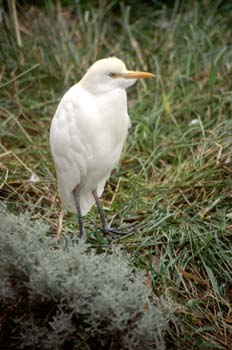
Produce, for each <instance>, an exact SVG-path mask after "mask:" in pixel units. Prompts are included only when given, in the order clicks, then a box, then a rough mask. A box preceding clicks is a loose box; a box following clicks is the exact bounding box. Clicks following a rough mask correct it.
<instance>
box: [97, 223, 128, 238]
mask: <svg viewBox="0 0 232 350" xmlns="http://www.w3.org/2000/svg"><path fill="white" fill-rule="evenodd" d="M101 231H102V232H103V234H105V235H109V236H111V237H113V238H114V237H120V236H125V235H128V234H129V233H131V231H123V230H121V229H117V228H114V227H110V226H105V227H102V228H101Z"/></svg>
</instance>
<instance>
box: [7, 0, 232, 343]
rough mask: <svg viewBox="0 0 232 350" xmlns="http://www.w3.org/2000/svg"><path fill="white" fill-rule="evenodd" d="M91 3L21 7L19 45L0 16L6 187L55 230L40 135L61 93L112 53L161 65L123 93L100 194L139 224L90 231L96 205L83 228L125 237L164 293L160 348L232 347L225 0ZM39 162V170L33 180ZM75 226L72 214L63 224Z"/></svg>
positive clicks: (14, 204)
mask: <svg viewBox="0 0 232 350" xmlns="http://www.w3.org/2000/svg"><path fill="white" fill-rule="evenodd" d="M57 3H59V2H57ZM90 3H91V4H92V6H87V5H82V7H80V6H77V7H76V8H72V7H71V8H70V7H65V8H62V7H60V8H59V6H58V7H56V8H53V6H52V5H51V4H50V3H49V2H47V4H49V5H47V6H48V8H47V9H46V10H47V11H46V14H45V9H39V8H36V7H28V8H27V10H26V9H25V8H23V7H22V8H20V11H19V22H20V25H21V34H22V43H23V46H22V48H21V49H19V48H18V47H17V44H16V39H15V35H14V26H13V22H12V19H11V18H10V17H8V16H6V17H5V21H4V22H2V23H0V62H2V63H1V65H0V100H1V103H0V117H1V128H0V139H1V144H0V170H1V171H0V174H1V185H0V198H1V200H2V201H3V202H4V203H6V204H7V206H8V208H9V209H10V210H12V211H13V212H15V213H20V212H25V211H28V212H29V213H30V214H31V216H32V218H41V217H42V218H43V220H44V221H46V222H47V223H49V224H50V226H51V232H52V233H54V232H55V230H56V224H57V216H58V213H59V198H58V194H57V187H56V179H55V172H54V166H53V163H52V160H51V156H50V150H49V145H48V133H49V126H50V122H51V118H52V116H53V114H54V111H55V109H56V106H57V104H58V101H59V99H60V98H61V97H62V95H63V94H64V92H65V91H66V90H67V89H68V87H69V86H71V85H72V84H73V83H75V82H76V81H78V79H79V78H80V77H81V76H82V75H83V73H84V72H85V70H86V68H87V67H88V66H89V65H90V64H91V63H92V62H93V61H95V60H96V59H98V58H102V57H107V56H110V55H115V56H117V57H119V58H121V59H123V60H124V61H125V62H126V64H127V66H128V67H129V68H130V69H136V68H137V69H143V70H149V71H151V72H154V73H156V75H157V78H156V80H155V81H142V82H138V83H137V84H136V87H133V88H131V89H130V90H129V91H128V97H129V113H130V116H131V119H132V128H131V130H130V133H129V137H128V141H127V145H126V147H125V150H124V153H123V157H122V160H121V163H120V167H119V168H118V169H117V170H115V171H114V172H113V174H112V176H111V179H110V181H109V183H108V184H107V186H106V189H105V192H104V196H103V199H104V205H105V208H106V212H107V215H108V218H109V220H110V221H112V222H114V224H115V225H120V224H122V225H123V224H136V225H137V227H138V230H137V232H136V233H135V234H133V235H128V236H126V237H125V238H123V239H121V240H115V241H113V242H111V243H110V242H108V241H107V240H105V239H103V238H102V237H101V235H100V234H99V233H97V230H96V226H97V225H98V221H96V208H94V209H92V210H91V212H90V214H89V215H88V216H87V217H86V219H85V221H86V226H87V228H88V234H89V237H90V239H91V242H92V244H93V245H97V246H101V247H102V249H105V248H106V249H109V248H110V246H111V244H112V245H115V244H120V245H123V246H124V248H125V250H127V251H128V252H130V254H131V262H132V263H133V264H134V265H135V266H136V267H138V268H142V269H145V270H146V271H147V278H148V283H150V284H152V285H153V287H154V293H155V295H157V296H161V295H162V296H164V297H165V298H167V299H168V300H170V303H171V304H172V305H173V308H174V309H175V320H174V321H173V323H172V324H171V325H170V330H169V334H168V335H167V348H168V349H196V350H197V349H229V348H230V347H231V344H232V339H231V331H232V327H231V325H232V321H231V320H232V317H231V304H230V301H231V296H232V294H231V293H232V289H231V285H232V284H231V276H232V274H231V272H232V271H231V263H232V254H231V238H232V234H231V232H232V177H231V174H232V156H231V154H232V120H231V112H232V86H231V77H232V64H231V62H232V48H231V21H232V7H231V4H230V2H229V1H228V2H223V1H218V2H217V1H212V2H209V1H202V2H200V1H199V2H197V1H196V2H194V4H190V3H189V2H178V1H176V3H175V5H174V6H173V7H172V8H168V7H166V6H164V5H162V6H160V7H159V6H158V5H157V6H154V5H152V4H151V3H147V4H146V5H141V6H137V5H133V1H131V2H130V4H131V6H126V5H125V4H124V3H120V4H119V3H118V2H117V1H112V2H110V3H107V5H106V2H104V1H100V2H99V4H97V3H95V2H90ZM141 13H142V14H143V16H141ZM193 120H195V121H196V122H195V123H194V122H192V121H193ZM33 173H35V174H36V175H37V176H38V177H39V179H40V180H39V182H35V183H32V182H30V181H29V179H30V177H31V175H32V174H33ZM77 230H78V228H77V222H76V216H75V214H73V213H71V212H69V213H68V214H67V215H66V217H65V220H64V231H63V234H64V235H69V234H73V233H74V234H75V233H77Z"/></svg>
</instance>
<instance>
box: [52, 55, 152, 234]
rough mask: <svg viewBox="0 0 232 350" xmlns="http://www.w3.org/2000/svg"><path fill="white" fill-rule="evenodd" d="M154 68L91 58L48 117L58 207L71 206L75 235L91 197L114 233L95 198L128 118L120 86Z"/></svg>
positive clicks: (122, 138) (115, 158) (113, 160)
mask: <svg viewBox="0 0 232 350" xmlns="http://www.w3.org/2000/svg"><path fill="white" fill-rule="evenodd" d="M151 77H154V74H152V73H147V72H137V71H128V70H127V69H126V66H125V64H124V63H123V62H122V61H121V60H120V59H118V58H116V57H110V58H105V59H101V60H98V61H96V62H95V63H94V64H93V65H92V66H91V67H90V68H89V69H88V70H87V72H86V74H85V75H84V76H83V78H82V79H81V80H80V81H79V83H77V84H75V85H74V86H72V87H71V88H70V89H69V90H68V91H67V92H66V93H65V95H64V96H63V98H62V99H61V101H60V103H59V105H58V108H57V110H56V112H55V115H54V117H53V120H52V124H51V130H50V145H51V151H52V156H53V160H54V163H55V168H56V173H57V180H58V190H59V194H60V197H61V203H62V207H63V210H64V211H66V210H67V209H68V207H69V206H71V208H72V209H74V210H76V211H77V215H78V222H79V229H80V237H82V236H83V235H84V234H85V231H84V226H83V220H82V216H84V215H86V214H87V213H88V211H89V210H90V208H91V207H92V205H93V204H94V202H96V205H97V208H98V212H99V215H100V219H101V223H102V231H103V232H104V233H107V234H114V233H118V232H119V231H117V230H116V229H113V228H110V227H109V226H108V224H107V221H106V219H105V216H104V213H103V209H102V206H101V204H100V200H99V198H100V197H101V195H102V193H103V190H104V186H105V183H106V181H107V179H108V178H109V176H110V174H111V171H112V169H113V168H114V167H115V166H116V164H117V163H118V162H119V158H120V155H121V152H122V148H123V144H124V142H125V140H126V136H127V132H128V128H129V127H130V118H129V115H128V113H127V95H126V88H128V87H129V86H131V85H133V84H134V83H135V82H136V79H138V78H151Z"/></svg>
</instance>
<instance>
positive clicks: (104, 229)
mask: <svg viewBox="0 0 232 350" xmlns="http://www.w3.org/2000/svg"><path fill="white" fill-rule="evenodd" d="M93 196H94V199H95V202H96V204H97V209H98V212H99V216H100V219H101V223H102V232H103V233H106V234H108V235H111V236H112V235H114V234H115V235H123V234H126V232H121V231H119V230H117V229H114V228H111V227H109V225H108V224H107V221H106V218H105V215H104V211H103V208H102V205H101V202H100V199H99V197H98V195H97V191H96V190H94V191H93Z"/></svg>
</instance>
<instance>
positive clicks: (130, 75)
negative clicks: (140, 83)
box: [115, 71, 155, 79]
mask: <svg viewBox="0 0 232 350" xmlns="http://www.w3.org/2000/svg"><path fill="white" fill-rule="evenodd" d="M154 77H155V74H153V73H149V72H137V71H127V72H126V73H120V74H115V78H124V79H140V78H154Z"/></svg>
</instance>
